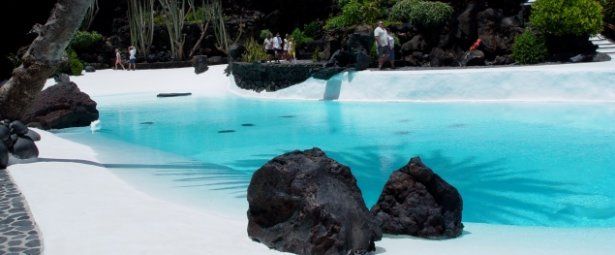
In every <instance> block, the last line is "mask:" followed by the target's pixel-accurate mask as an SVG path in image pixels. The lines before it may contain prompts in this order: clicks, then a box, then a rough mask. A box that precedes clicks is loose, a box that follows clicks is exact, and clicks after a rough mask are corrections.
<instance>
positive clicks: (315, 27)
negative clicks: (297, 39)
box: [303, 21, 321, 38]
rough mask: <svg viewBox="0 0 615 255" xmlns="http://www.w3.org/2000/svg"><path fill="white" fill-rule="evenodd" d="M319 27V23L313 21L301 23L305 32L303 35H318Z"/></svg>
mask: <svg viewBox="0 0 615 255" xmlns="http://www.w3.org/2000/svg"><path fill="white" fill-rule="evenodd" d="M320 28H321V26H320V23H318V22H316V21H313V22H310V23H308V24H305V25H303V32H304V33H305V35H307V36H309V37H312V38H314V37H318V35H319V34H320V31H321V30H320Z"/></svg>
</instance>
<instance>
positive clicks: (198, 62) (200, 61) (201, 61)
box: [192, 55, 209, 74]
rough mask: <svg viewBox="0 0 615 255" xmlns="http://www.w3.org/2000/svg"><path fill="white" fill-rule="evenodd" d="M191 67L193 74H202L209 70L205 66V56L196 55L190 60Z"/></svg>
mask: <svg viewBox="0 0 615 255" xmlns="http://www.w3.org/2000/svg"><path fill="white" fill-rule="evenodd" d="M192 66H193V67H194V73H196V74H202V73H204V72H207V70H209V66H207V56H204V55H198V56H194V57H193V58H192Z"/></svg>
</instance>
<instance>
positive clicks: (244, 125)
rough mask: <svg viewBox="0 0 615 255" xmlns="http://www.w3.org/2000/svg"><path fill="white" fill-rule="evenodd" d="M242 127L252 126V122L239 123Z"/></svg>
mask: <svg viewBox="0 0 615 255" xmlns="http://www.w3.org/2000/svg"><path fill="white" fill-rule="evenodd" d="M241 126H242V127H253V126H254V124H252V123H245V124H241Z"/></svg>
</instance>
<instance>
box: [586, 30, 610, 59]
mask: <svg viewBox="0 0 615 255" xmlns="http://www.w3.org/2000/svg"><path fill="white" fill-rule="evenodd" d="M589 40H590V41H591V42H592V43H593V44H594V45H597V46H598V50H597V51H598V52H601V53H606V54H608V55H609V56H611V58H615V43H613V41H611V40H609V39H608V38H606V37H605V36H604V35H597V36H594V37H592V38H590V39H589Z"/></svg>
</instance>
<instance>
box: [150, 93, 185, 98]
mask: <svg viewBox="0 0 615 255" xmlns="http://www.w3.org/2000/svg"><path fill="white" fill-rule="evenodd" d="M191 95H192V93H160V94H158V95H157V96H156V97H186V96H191Z"/></svg>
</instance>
